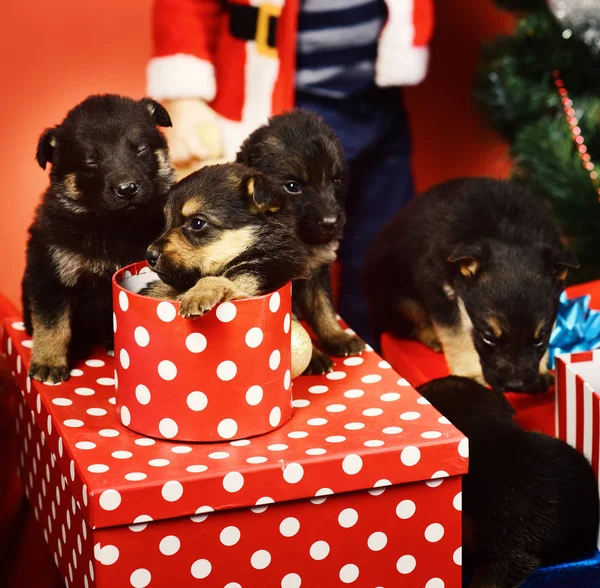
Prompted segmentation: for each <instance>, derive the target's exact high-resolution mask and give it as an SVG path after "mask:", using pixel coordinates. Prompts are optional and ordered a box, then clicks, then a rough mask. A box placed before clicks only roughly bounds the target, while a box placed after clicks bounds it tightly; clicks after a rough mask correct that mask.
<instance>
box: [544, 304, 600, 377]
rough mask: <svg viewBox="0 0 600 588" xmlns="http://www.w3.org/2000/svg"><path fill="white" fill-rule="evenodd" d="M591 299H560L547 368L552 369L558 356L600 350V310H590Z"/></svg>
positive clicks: (551, 337) (549, 346) (549, 347)
mask: <svg viewBox="0 0 600 588" xmlns="http://www.w3.org/2000/svg"><path fill="white" fill-rule="evenodd" d="M590 299H591V296H590V295H589V294H588V295H587V296H580V297H579V298H571V299H569V298H567V294H566V293H565V292H563V293H562V294H561V296H560V304H559V306H558V315H557V317H556V325H555V327H554V330H553V331H552V335H551V336H550V343H549V345H548V367H549V368H550V369H554V360H555V358H556V356H557V355H562V354H564V353H578V352H580V351H591V350H593V349H598V348H600V311H597V310H593V309H591V308H590Z"/></svg>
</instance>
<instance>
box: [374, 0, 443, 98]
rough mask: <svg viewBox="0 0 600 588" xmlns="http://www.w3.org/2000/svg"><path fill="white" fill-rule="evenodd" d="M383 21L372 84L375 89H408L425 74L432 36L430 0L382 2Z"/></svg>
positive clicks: (432, 14) (432, 18)
mask: <svg viewBox="0 0 600 588" xmlns="http://www.w3.org/2000/svg"><path fill="white" fill-rule="evenodd" d="M386 5H387V8H388V17H387V21H386V23H385V25H384V27H383V30H382V31H381V36H380V38H379V47H378V51H377V61H376V63H375V81H376V83H377V85H378V86H382V87H383V86H411V85H414V84H418V83H420V82H421V81H422V80H423V79H424V78H425V75H426V73H427V65H428V61H429V47H428V45H429V42H430V41H431V37H432V35H433V28H434V9H433V0H386Z"/></svg>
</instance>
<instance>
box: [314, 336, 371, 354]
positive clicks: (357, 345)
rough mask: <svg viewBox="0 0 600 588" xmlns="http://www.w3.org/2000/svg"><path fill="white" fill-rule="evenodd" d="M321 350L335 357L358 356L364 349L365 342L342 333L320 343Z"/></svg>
mask: <svg viewBox="0 0 600 588" xmlns="http://www.w3.org/2000/svg"><path fill="white" fill-rule="evenodd" d="M321 343H322V345H323V349H325V351H327V353H329V354H331V355H335V357H348V356H349V355H360V354H361V353H362V352H363V351H364V350H365V349H366V347H365V342H364V341H363V340H362V339H359V338H358V337H356V336H355V335H350V334H348V333H344V332H343V331H342V332H341V333H339V334H336V335H334V336H333V337H330V338H328V339H327V341H322V342H321Z"/></svg>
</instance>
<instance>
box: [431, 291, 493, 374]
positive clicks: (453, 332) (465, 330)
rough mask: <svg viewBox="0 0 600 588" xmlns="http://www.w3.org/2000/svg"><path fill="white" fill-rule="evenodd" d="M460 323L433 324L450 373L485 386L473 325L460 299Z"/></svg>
mask: <svg viewBox="0 0 600 588" xmlns="http://www.w3.org/2000/svg"><path fill="white" fill-rule="evenodd" d="M458 308H459V316H460V323H459V324H457V325H453V326H451V327H448V326H445V325H441V324H439V323H436V322H435V321H432V322H433V326H434V328H435V331H436V333H437V336H438V339H439V341H440V343H441V344H442V349H443V351H444V355H445V356H446V361H447V362H448V367H449V368H450V373H451V374H453V375H455V376H465V377H468V378H472V379H474V380H476V381H477V382H479V383H483V384H484V385H485V378H484V377H483V371H482V369H481V361H480V359H479V354H478V353H477V350H476V349H475V345H474V343H473V335H472V332H473V323H472V322H471V319H470V318H469V315H468V314H467V311H466V308H465V305H464V303H463V301H462V300H461V299H460V298H459V299H458Z"/></svg>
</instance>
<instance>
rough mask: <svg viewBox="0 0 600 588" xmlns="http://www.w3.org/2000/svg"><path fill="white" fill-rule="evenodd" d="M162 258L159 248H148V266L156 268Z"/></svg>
mask: <svg viewBox="0 0 600 588" xmlns="http://www.w3.org/2000/svg"><path fill="white" fill-rule="evenodd" d="M159 257H160V251H159V250H158V248H157V247H148V249H147V250H146V259H147V260H148V265H149V266H151V267H154V266H155V265H156V262H157V261H158V258H159Z"/></svg>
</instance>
